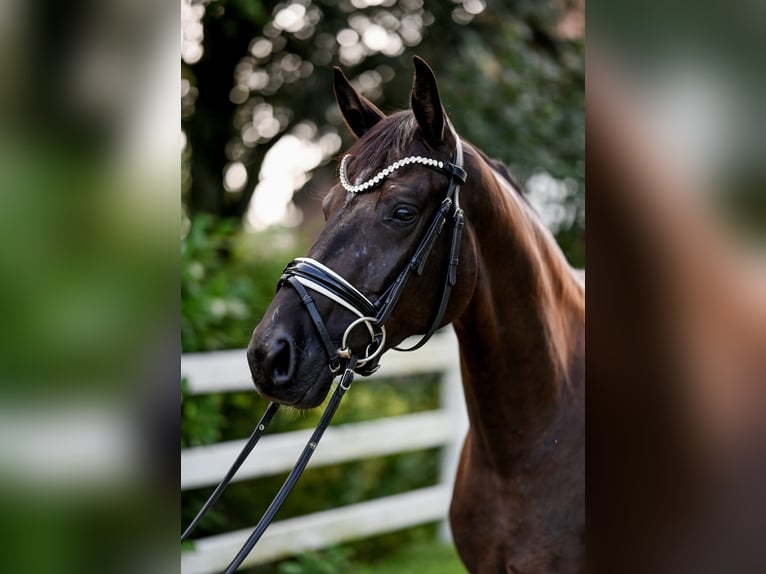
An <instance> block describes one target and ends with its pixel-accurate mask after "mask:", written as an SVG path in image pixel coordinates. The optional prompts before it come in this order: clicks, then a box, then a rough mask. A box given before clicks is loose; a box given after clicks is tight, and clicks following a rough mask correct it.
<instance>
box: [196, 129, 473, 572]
mask: <svg viewBox="0 0 766 574" xmlns="http://www.w3.org/2000/svg"><path fill="white" fill-rule="evenodd" d="M448 126H449V128H450V129H451V130H452V133H453V135H454V136H455V141H456V145H455V153H454V155H453V157H452V161H451V162H441V161H437V160H434V159H429V158H423V157H420V156H417V157H408V158H405V159H403V160H399V161H397V162H394V163H393V164H391V165H390V166H388V167H387V168H385V169H383V170H382V171H380V172H379V173H378V174H376V175H375V176H374V177H373V178H371V179H369V180H368V181H366V182H363V183H360V184H358V185H352V184H351V183H350V182H349V181H348V179H347V175H346V160H347V158H348V156H345V157H344V158H343V160H342V161H341V166H340V181H341V185H342V186H343V188H344V189H346V191H348V192H349V193H361V192H364V191H367V190H368V189H371V188H372V187H374V186H376V185H378V184H379V183H380V182H381V181H382V180H383V179H384V178H385V177H386V176H388V175H390V174H391V173H393V172H394V171H396V170H397V169H400V168H401V167H404V166H406V165H411V164H414V165H423V166H425V167H428V168H431V169H434V170H436V171H439V172H441V173H444V174H446V175H448V176H449V187H448V188H447V192H446V194H445V197H444V199H443V200H442V203H441V205H440V206H439V209H438V210H437V212H436V214H435V215H434V218H433V219H432V220H431V224H430V225H429V227H428V229H427V231H426V233H425V234H424V235H423V238H422V239H421V240H420V244H419V245H418V247H417V248H416V249H415V251H414V253H413V255H412V257H411V259H410V261H409V263H408V264H407V265H406V266H405V267H404V269H402V271H401V272H400V273H399V275H398V276H397V278H396V279H395V280H394V282H393V283H392V284H391V285H390V286H389V287H388V288H387V289H386V290H385V291H384V292H383V294H382V295H381V296H380V297H379V298H378V299H377V300H376V301H374V302H373V301H370V300H369V299H368V298H367V297H366V296H365V295H363V294H362V293H361V292H360V291H359V290H358V289H356V288H355V287H354V286H353V285H352V284H351V283H349V282H348V281H347V280H346V279H344V278H343V277H342V276H341V275H340V274H338V273H337V272H335V271H333V270H332V269H330V268H329V267H326V266H325V265H323V264H322V263H320V262H319V261H316V260H314V259H310V258H307V257H299V258H297V259H294V260H293V261H291V262H290V263H288V264H287V266H286V267H285V270H284V272H283V273H282V276H281V277H280V279H279V282H278V284H277V289H279V288H280V287H282V286H288V285H289V286H290V287H292V288H293V289H295V291H296V292H297V293H298V296H299V297H300V298H301V301H302V303H303V305H304V307H305V308H306V311H307V312H308V314H309V316H310V317H311V320H312V322H313V323H314V326H315V327H316V330H317V333H318V334H319V338H320V340H321V341H322V344H323V346H324V348H325V351H326V353H327V359H328V366H329V368H330V371H331V372H332V374H333V375H338V374H340V373H341V371H342V372H343V375H342V377H341V379H340V382H339V383H338V386H337V387H336V388H335V391H334V392H333V395H332V397H331V398H330V401H329V402H328V404H327V407H326V408H325V411H324V413H323V414H322V418H321V419H320V421H319V423H318V424H317V427H316V429H315V430H314V432H313V433H312V435H311V438H310V439H309V441H308V443H307V444H306V446H305V447H304V449H303V452H302V453H301V455H300V457H299V458H298V460H297V462H296V463H295V466H294V467H293V470H292V471H290V474H289V475H288V477H287V479H285V482H284V483H283V484H282V487H281V488H280V489H279V491H278V492H277V494H276V496H275V497H274V500H273V501H272V502H271V504H270V505H269V507H268V508H267V509H266V512H265V513H264V514H263V516H262V517H261V519H260V520H259V521H258V524H257V525H256V527H255V529H254V530H253V532H252V534H251V535H250V536H249V538H248V539H247V541H246V542H245V544H244V545H243V546H242V548H241V549H240V551H239V552H238V553H237V555H236V556H235V557H234V559H233V560H232V561H231V563H230V564H229V565H228V566H227V568H226V570H225V571H224V574H232V573H233V572H235V571H236V570H237V568H239V566H240V565H241V564H242V562H243V561H244V560H245V558H247V555H248V554H249V553H250V551H251V550H252V549H253V547H254V546H255V545H256V544H257V543H258V540H260V538H261V536H262V535H263V533H264V532H265V531H266V529H267V528H268V526H269V524H271V521H272V520H273V519H274V516H275V515H276V513H277V512H278V511H279V508H280V507H281V506H282V503H283V502H284V501H285V499H286V498H287V496H288V495H289V494H290V491H291V490H292V489H293V487H294V486H295V483H296V482H297V481H298V479H299V478H300V476H301V474H302V473H303V470H304V469H305V468H306V465H307V464H308V462H309V460H310V459H311V456H312V454H313V453H314V451H315V450H316V448H317V445H318V444H319V441H320V440H321V438H322V435H323V434H324V431H325V430H326V429H327V427H328V426H329V425H330V421H331V420H332V418H333V416H334V415H335V411H337V409H338V406H339V405H340V402H341V400H342V399H343V396H344V395H345V394H346V392H347V391H348V390H349V389H350V388H351V383H352V382H353V380H354V373H356V374H359V375H363V376H367V375H370V374H372V373H374V372H375V371H376V370H377V369H378V367H379V366H380V365H379V364H378V363H379V360H380V357H381V354H382V353H383V349H384V347H385V342H386V329H385V324H386V322H387V321H388V319H389V318H390V317H391V314H392V313H393V311H394V309H395V307H396V305H397V303H398V302H399V299H400V298H401V296H402V294H403V292H404V288H405V286H406V285H407V281H408V280H409V278H410V277H411V276H412V275H413V273H414V274H417V275H422V273H423V269H424V267H425V264H426V261H427V260H428V256H429V255H430V253H431V251H432V249H433V246H434V244H435V243H436V239H437V237H438V236H439V233H440V232H441V230H442V228H443V226H444V223H445V221H446V220H447V216H448V214H449V213H450V212H451V213H452V220H453V224H452V240H451V244H450V255H449V263H448V267H447V273H446V276H445V279H444V286H443V288H442V296H441V300H440V302H439V306H438V308H437V310H436V313H435V315H434V317H433V319H432V321H431V324H430V326H429V327H428V330H427V331H426V333H425V334H424V335H423V337H422V338H421V339H420V340H419V341H418V342H417V343H415V344H414V345H413V346H411V347H408V348H399V347H393V349H395V350H397V351H404V352H408V351H414V350H416V349H419V348H420V347H422V346H423V345H425V344H426V342H427V341H428V340H429V339H430V338H431V336H432V335H433V334H434V332H435V331H436V329H437V328H438V327H439V325H440V323H441V321H442V319H443V318H444V313H445V312H446V309H447V304H448V302H449V298H450V293H451V291H452V287H454V285H455V283H456V282H457V266H458V261H459V257H458V255H459V253H460V242H461V237H462V231H463V227H464V215H463V210H462V209H461V207H460V197H459V194H460V186H461V185H462V184H464V183H465V181H466V177H467V176H466V172H465V170H464V169H463V144H462V142H461V141H460V138H459V137H458V136H457V134H456V133H455V131H454V129H453V128H452V126H451V125H449V124H448ZM309 290H311V291H314V292H315V293H319V294H321V295H323V296H324V297H327V298H328V299H330V300H332V301H334V302H335V303H337V304H338V305H341V306H343V307H345V308H346V309H348V310H349V311H351V312H352V313H354V314H355V315H357V319H355V320H354V321H352V322H351V323H350V324H349V325H348V326H347V327H346V330H345V332H344V334H343V337H342V340H341V344H340V347H337V348H336V346H335V344H334V343H333V341H332V338H331V336H330V334H329V331H328V330H327V327H326V326H325V324H324V321H323V320H322V317H321V315H320V313H319V311H318V310H317V308H316V304H315V302H314V298H313V297H312V296H311V294H310V293H309ZM359 325H364V326H365V327H366V328H367V331H368V333H369V335H370V343H369V344H368V346H367V348H366V350H365V356H363V357H359V356H357V355H356V354H355V353H354V352H353V351H352V350H351V349H350V347H349V345H348V338H349V336H350V334H351V332H352V331H353V330H354V329H355V328H357V327H358V326H359ZM278 409H279V403H275V402H271V403H269V406H268V407H267V408H266V411H265V412H264V413H263V416H262V417H261V419H260V420H259V421H258V424H257V425H256V428H255V430H254V431H253V433H252V435H250V438H249V439H248V440H247V442H246V443H245V446H244V448H243V449H242V451H241V452H240V453H239V455H238V456H237V458H236V460H235V461H234V463H233V464H232V466H231V468H230V469H229V470H228V471H227V473H226V475H225V476H224V478H223V480H221V482H220V483H219V484H218V486H217V487H216V488H215V490H214V491H213V493H212V494H211V495H210V497H209V498H208V500H207V501H206V502H205V504H204V505H203V506H202V508H201V509H200V511H199V512H198V513H197V515H196V516H195V517H194V519H193V520H192V521H191V523H190V524H189V526H188V527H187V528H186V530H185V531H184V532H183V534H182V535H181V542H183V541H184V540H186V539H187V538H188V536H189V535H190V534H191V532H192V531H193V530H194V528H195V527H196V526H197V525H198V524H199V521H200V520H201V519H202V517H203V516H204V515H205V514H206V513H207V512H208V510H210V508H212V506H213V505H214V504H215V503H216V501H217V500H218V499H219V498H220V496H221V494H222V493H223V491H224V489H225V488H226V486H227V485H228V484H229V482H231V480H232V479H233V478H234V475H235V474H236V472H237V471H238V470H239V468H240V466H242V464H243V463H244V462H245V460H246V459H247V457H248V456H249V454H250V452H251V451H252V450H253V448H254V447H255V445H256V444H257V443H258V440H260V438H261V436H262V435H263V433H264V431H265V430H266V427H268V425H269V423H270V422H271V419H272V418H273V416H274V414H276V412H277V410H278Z"/></svg>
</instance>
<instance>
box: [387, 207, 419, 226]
mask: <svg viewBox="0 0 766 574" xmlns="http://www.w3.org/2000/svg"><path fill="white" fill-rule="evenodd" d="M417 218H418V210H417V209H415V208H414V207H412V206H410V205H399V206H398V207H397V208H396V209H395V210H394V213H393V215H392V216H391V219H392V220H394V221H397V222H399V223H414V222H415V220H416V219H417Z"/></svg>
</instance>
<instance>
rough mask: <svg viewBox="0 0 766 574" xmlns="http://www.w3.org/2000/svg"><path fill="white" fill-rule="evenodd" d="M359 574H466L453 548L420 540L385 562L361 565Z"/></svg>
mask: <svg viewBox="0 0 766 574" xmlns="http://www.w3.org/2000/svg"><path fill="white" fill-rule="evenodd" d="M358 574H466V570H465V567H464V566H463V563H462V562H461V561H460V559H459V558H458V556H457V552H456V551H455V549H454V548H453V547H452V546H446V545H445V544H443V543H441V542H439V541H438V540H433V541H427V540H420V541H417V542H414V543H412V544H408V545H406V546H403V547H402V549H401V550H399V551H398V552H395V553H393V554H389V555H388V556H386V558H385V560H384V561H381V562H378V563H372V564H366V565H359V570H358Z"/></svg>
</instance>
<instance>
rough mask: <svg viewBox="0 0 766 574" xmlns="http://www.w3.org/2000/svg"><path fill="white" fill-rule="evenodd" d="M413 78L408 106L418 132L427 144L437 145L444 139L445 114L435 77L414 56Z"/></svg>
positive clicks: (425, 65) (421, 61)
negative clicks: (418, 128) (413, 115)
mask: <svg viewBox="0 0 766 574" xmlns="http://www.w3.org/2000/svg"><path fill="white" fill-rule="evenodd" d="M413 61H414V62H415V78H414V80H413V82H412V94H411V96H410V105H411V106H412V111H413V113H414V114H415V119H416V120H417V122H418V125H419V126H420V131H421V132H422V133H423V136H425V138H426V140H427V141H428V142H429V143H433V144H438V143H441V142H442V141H443V139H444V120H445V116H446V114H445V112H444V108H443V107H442V101H441V98H440V97H439V86H438V85H437V84H436V76H435V75H434V73H433V71H432V70H431V68H429V67H428V64H426V63H425V61H424V60H423V59H422V58H419V57H418V56H415V57H414V58H413Z"/></svg>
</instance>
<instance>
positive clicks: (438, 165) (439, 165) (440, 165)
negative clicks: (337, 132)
mask: <svg viewBox="0 0 766 574" xmlns="http://www.w3.org/2000/svg"><path fill="white" fill-rule="evenodd" d="M350 157H351V156H350V155H345V156H343V159H342V160H341V162H340V184H341V185H342V186H343V189H345V190H346V191H348V192H349V193H361V192H364V191H367V190H368V189H371V188H372V187H374V186H376V185H378V184H379V183H380V182H381V181H383V179H385V178H386V177H387V176H389V175H391V174H392V173H393V172H395V171H396V170H397V169H399V168H401V167H404V166H405V165H410V164H416V163H419V164H421V165H424V166H426V167H430V168H433V169H436V170H438V171H442V172H444V173H446V174H447V175H449V176H451V177H452V176H454V177H457V178H458V179H459V180H460V182H461V183H465V177H466V176H465V171H464V170H463V168H461V167H460V166H457V165H455V164H453V163H451V162H448V161H439V160H436V159H430V158H427V157H421V156H419V155H418V156H414V155H412V156H410V157H405V158H404V159H400V160H398V161H395V162H394V163H392V164H391V165H389V166H388V167H386V168H384V169H382V170H380V171H379V172H378V173H377V174H375V175H374V176H373V177H371V178H370V179H368V180H367V181H365V182H362V183H360V184H357V185H352V184H351V182H350V181H349V180H348V176H347V175H346V162H347V161H348V158H350Z"/></svg>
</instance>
